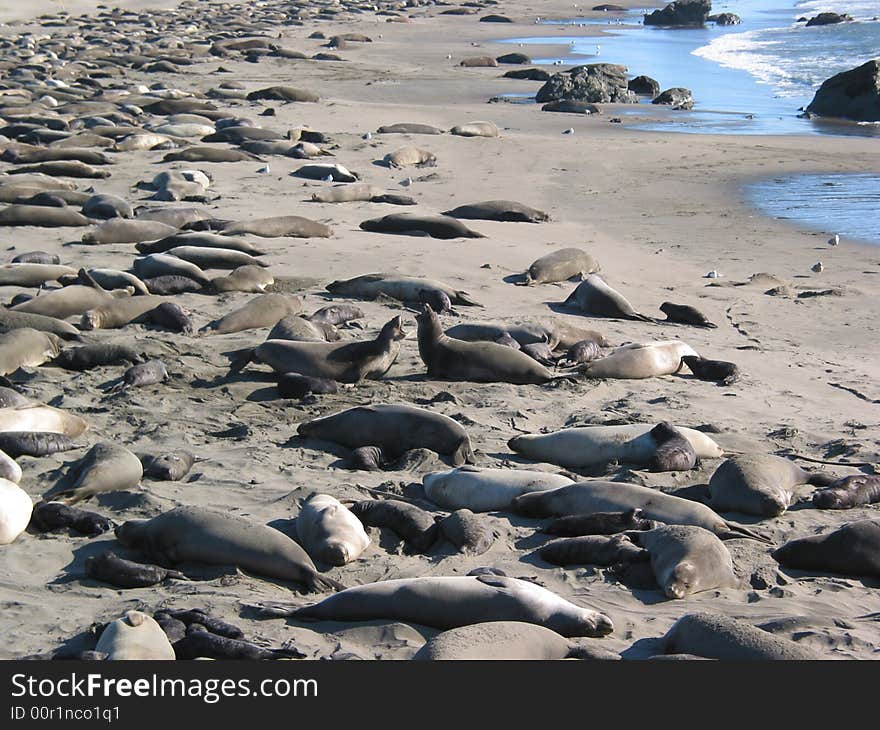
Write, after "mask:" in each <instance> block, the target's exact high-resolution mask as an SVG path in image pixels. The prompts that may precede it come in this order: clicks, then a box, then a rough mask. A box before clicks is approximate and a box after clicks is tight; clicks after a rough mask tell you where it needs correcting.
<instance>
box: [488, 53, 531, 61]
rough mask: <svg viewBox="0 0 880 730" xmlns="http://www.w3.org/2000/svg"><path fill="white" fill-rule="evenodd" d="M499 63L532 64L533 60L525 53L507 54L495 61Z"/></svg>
mask: <svg viewBox="0 0 880 730" xmlns="http://www.w3.org/2000/svg"><path fill="white" fill-rule="evenodd" d="M495 60H496V61H497V62H498V63H531V62H532V59H531V58H529V57H528V56H527V55H526V54H525V53H505V54H504V55H503V56H498V57H496V59H495Z"/></svg>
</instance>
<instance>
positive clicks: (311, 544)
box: [296, 494, 370, 566]
mask: <svg viewBox="0 0 880 730" xmlns="http://www.w3.org/2000/svg"><path fill="white" fill-rule="evenodd" d="M296 536H297V542H299V544H300V545H302V546H303V548H305V551H306V552H307V553H308V554H309V557H311V558H312V560H316V561H318V562H321V563H327V564H328V565H335V566H341V565H345V564H346V563H350V562H351V561H352V560H357V559H358V557H360V554H361V553H362V552H363V551H364V550H366V549H367V546H368V545H369V544H370V537H369V535H367V533H366V532H364V528H363V525H362V524H361V522H360V520H358V518H357V517H355V516H354V515H353V514H352V513H351V512H350V511H349V510H348V508H347V507H346V506H345V505H344V504H342V503H341V502H340V501H339V500H338V499H336V498H335V497H331V496H330V495H329V494H316V495H313V496H312V497H309V499H307V500H306V501H305V502H304V503H303V505H302V509H300V512H299V514H298V515H297V516H296Z"/></svg>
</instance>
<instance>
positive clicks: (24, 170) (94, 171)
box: [7, 160, 110, 180]
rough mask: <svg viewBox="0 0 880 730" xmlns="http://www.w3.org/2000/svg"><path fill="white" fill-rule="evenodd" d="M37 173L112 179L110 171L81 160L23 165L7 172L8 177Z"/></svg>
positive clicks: (53, 175) (52, 175)
mask: <svg viewBox="0 0 880 730" xmlns="http://www.w3.org/2000/svg"><path fill="white" fill-rule="evenodd" d="M32 172H36V173H39V174H42V175H49V176H50V177H79V178H88V179H92V180H103V179H106V178H108V177H110V172H109V171H108V170H102V169H100V168H97V167H93V166H92V165H87V164H86V163H84V162H80V161H79V160H53V161H50V162H36V163H34V164H33V165H22V166H21V167H16V168H15V169H13V170H9V171H8V172H7V174H8V175H25V174H29V173H32Z"/></svg>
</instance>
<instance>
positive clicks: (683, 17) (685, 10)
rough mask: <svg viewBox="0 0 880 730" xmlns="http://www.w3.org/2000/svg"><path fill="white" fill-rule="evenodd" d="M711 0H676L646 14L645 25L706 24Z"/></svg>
mask: <svg viewBox="0 0 880 730" xmlns="http://www.w3.org/2000/svg"><path fill="white" fill-rule="evenodd" d="M711 9H712V3H711V0H676V2H672V3H669V5H667V6H666V7H665V8H663V9H662V10H655V11H654V12H653V13H651V14H650V15H646V16H645V20H644V23H645V25H705V23H706V18H707V17H708V16H709V11H710V10H711Z"/></svg>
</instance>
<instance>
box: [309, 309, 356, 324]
mask: <svg viewBox="0 0 880 730" xmlns="http://www.w3.org/2000/svg"><path fill="white" fill-rule="evenodd" d="M365 316H366V315H365V314H364V311H363V310H362V309H361V308H360V307H356V306H354V305H353V304H331V305H330V306H328V307H321V308H320V309H317V310H315V311H314V312H313V313H312V314H310V315H309V316H308V320H309V321H310V322H314V323H318V324H329V325H334V326H335V325H340V324H345V323H346V322H351V321H352V320H355V319H363V318H364V317H365Z"/></svg>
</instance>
